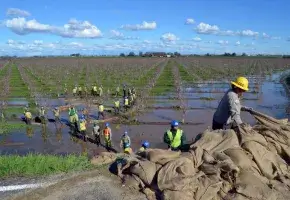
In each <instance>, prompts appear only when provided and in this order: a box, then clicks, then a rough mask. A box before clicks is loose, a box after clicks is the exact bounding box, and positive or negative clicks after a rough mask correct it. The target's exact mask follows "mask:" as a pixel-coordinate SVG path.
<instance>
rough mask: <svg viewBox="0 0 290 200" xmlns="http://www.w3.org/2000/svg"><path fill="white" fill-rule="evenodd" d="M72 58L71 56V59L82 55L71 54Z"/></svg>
mask: <svg viewBox="0 0 290 200" xmlns="http://www.w3.org/2000/svg"><path fill="white" fill-rule="evenodd" d="M70 56H71V57H80V56H81V54H79V53H74V54H71V55H70Z"/></svg>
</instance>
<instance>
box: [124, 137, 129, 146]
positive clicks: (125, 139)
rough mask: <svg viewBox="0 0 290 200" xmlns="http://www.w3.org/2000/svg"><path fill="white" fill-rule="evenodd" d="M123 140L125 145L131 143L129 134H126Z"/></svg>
mask: <svg viewBox="0 0 290 200" xmlns="http://www.w3.org/2000/svg"><path fill="white" fill-rule="evenodd" d="M122 141H123V145H124V146H125V144H129V142H130V140H129V137H128V136H124V137H122Z"/></svg>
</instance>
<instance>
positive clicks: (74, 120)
mask: <svg viewBox="0 0 290 200" xmlns="http://www.w3.org/2000/svg"><path fill="white" fill-rule="evenodd" d="M68 114H69V121H70V124H71V127H72V125H74V126H75V130H78V121H79V117H78V114H77V110H76V109H75V108H74V106H73V105H71V106H70V108H69V110H68Z"/></svg>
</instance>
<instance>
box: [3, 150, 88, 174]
mask: <svg viewBox="0 0 290 200" xmlns="http://www.w3.org/2000/svg"><path fill="white" fill-rule="evenodd" d="M92 168H93V165H92V164H91V163H90V161H89V160H88V158H87V157H86V156H77V155H67V156H56V155H41V154H28V155H26V156H18V155H3V156H0V178H8V177H9V178H10V177H19V176H20V177H36V176H45V175H51V174H57V173H67V172H71V171H81V170H88V169H92Z"/></svg>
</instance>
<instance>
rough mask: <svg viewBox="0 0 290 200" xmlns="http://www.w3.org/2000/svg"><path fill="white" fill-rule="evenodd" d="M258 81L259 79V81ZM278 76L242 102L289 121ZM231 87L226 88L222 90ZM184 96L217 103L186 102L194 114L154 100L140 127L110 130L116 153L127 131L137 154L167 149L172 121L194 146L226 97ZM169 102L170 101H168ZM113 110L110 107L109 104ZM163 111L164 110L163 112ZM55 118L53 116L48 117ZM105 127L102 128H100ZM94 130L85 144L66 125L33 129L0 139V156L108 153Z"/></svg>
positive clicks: (51, 103)
mask: <svg viewBox="0 0 290 200" xmlns="http://www.w3.org/2000/svg"><path fill="white" fill-rule="evenodd" d="M257 79H258V78H257ZM278 80H279V76H278V75H276V74H274V75H273V76H272V77H270V78H269V77H267V79H265V78H264V79H263V83H262V84H261V85H260V87H259V93H258V94H247V93H246V94H245V98H253V97H254V96H256V98H257V97H258V100H242V104H244V105H246V106H250V107H253V108H254V109H256V110H258V111H260V112H263V113H265V114H267V115H270V116H273V117H276V118H288V117H289V115H288V110H289V106H288V105H289V100H288V96H287V94H286V92H285V89H284V87H283V86H282V85H281V84H280V83H279V81H278ZM210 85H212V87H217V86H215V84H207V85H203V87H205V88H208V87H210ZM225 86H228V85H226V84H224V85H220V87H225ZM183 95H184V96H186V95H191V96H197V97H201V96H198V95H203V96H205V95H210V96H211V97H213V98H215V99H216V100H211V101H208V100H201V99H195V100H186V101H185V105H186V106H187V107H190V108H193V109H191V110H186V111H185V112H183V111H182V110H176V109H172V108H173V107H174V106H178V105H180V101H179V100H169V99H168V95H166V96H163V97H162V99H160V98H159V99H158V97H157V98H156V99H155V101H151V100H150V102H151V105H149V107H151V109H147V110H146V112H145V113H143V114H141V115H139V116H136V117H134V119H136V120H137V121H139V122H140V123H141V125H126V124H113V123H111V128H112V132H113V144H114V147H115V149H116V150H117V151H120V148H119V142H120V137H121V135H122V134H123V133H124V131H128V132H129V135H130V136H131V140H132V148H133V150H137V149H138V148H139V147H140V144H141V142H142V141H144V140H148V141H149V142H150V144H151V146H152V147H160V148H163V147H166V145H164V144H163V134H164V132H165V131H166V130H167V129H168V128H169V123H170V121H171V120H173V119H176V120H182V119H184V121H185V122H187V123H189V124H191V125H181V128H182V129H184V131H185V134H186V136H187V140H188V142H191V141H192V140H193V139H194V138H195V136H196V135H197V134H198V133H200V132H202V131H204V130H205V129H206V128H208V127H211V123H212V116H213V113H214V111H215V108H216V107H217V106H218V103H219V100H220V99H221V98H222V96H223V93H189V92H187V93H184V94H183ZM166 98H167V99H166ZM73 102H74V103H75V104H76V105H77V107H78V108H82V107H84V105H81V101H79V100H75V101H73ZM46 103H47V106H48V107H52V108H53V107H54V106H59V105H66V102H65V101H64V99H54V100H50V101H46ZM108 105H109V106H110V104H108ZM162 107H163V109H161V108H162ZM90 114H91V115H92V117H96V115H97V110H96V106H92V109H91V113H90ZM48 116H49V117H52V112H49V113H48ZM61 117H62V119H64V120H67V119H68V116H67V112H63V113H62V116H61ZM242 118H243V120H244V121H245V122H248V123H250V124H254V123H255V121H254V119H253V118H252V117H251V116H250V115H249V114H248V113H242ZM101 125H102V124H101ZM91 130H92V127H91V125H90V127H89V128H88V131H87V133H88V136H89V137H91V139H92V140H90V141H89V142H86V143H85V142H83V141H82V140H81V139H78V138H77V137H75V136H73V135H72V134H71V133H70V130H69V128H68V127H67V126H66V125H64V126H63V127H62V128H61V129H57V128H56V127H55V125H54V123H48V124H47V128H46V129H44V128H42V127H41V126H39V127H37V128H34V130H32V131H31V130H30V129H28V130H21V131H18V132H13V133H10V134H9V135H2V136H0V153H1V154H7V153H8V154H9V153H16V154H25V153H28V152H39V153H50V154H67V153H81V152H87V153H88V154H89V155H90V156H93V155H95V154H97V153H98V152H100V151H105V149H104V148H103V147H97V146H96V144H94V143H93V136H92V135H91Z"/></svg>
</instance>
